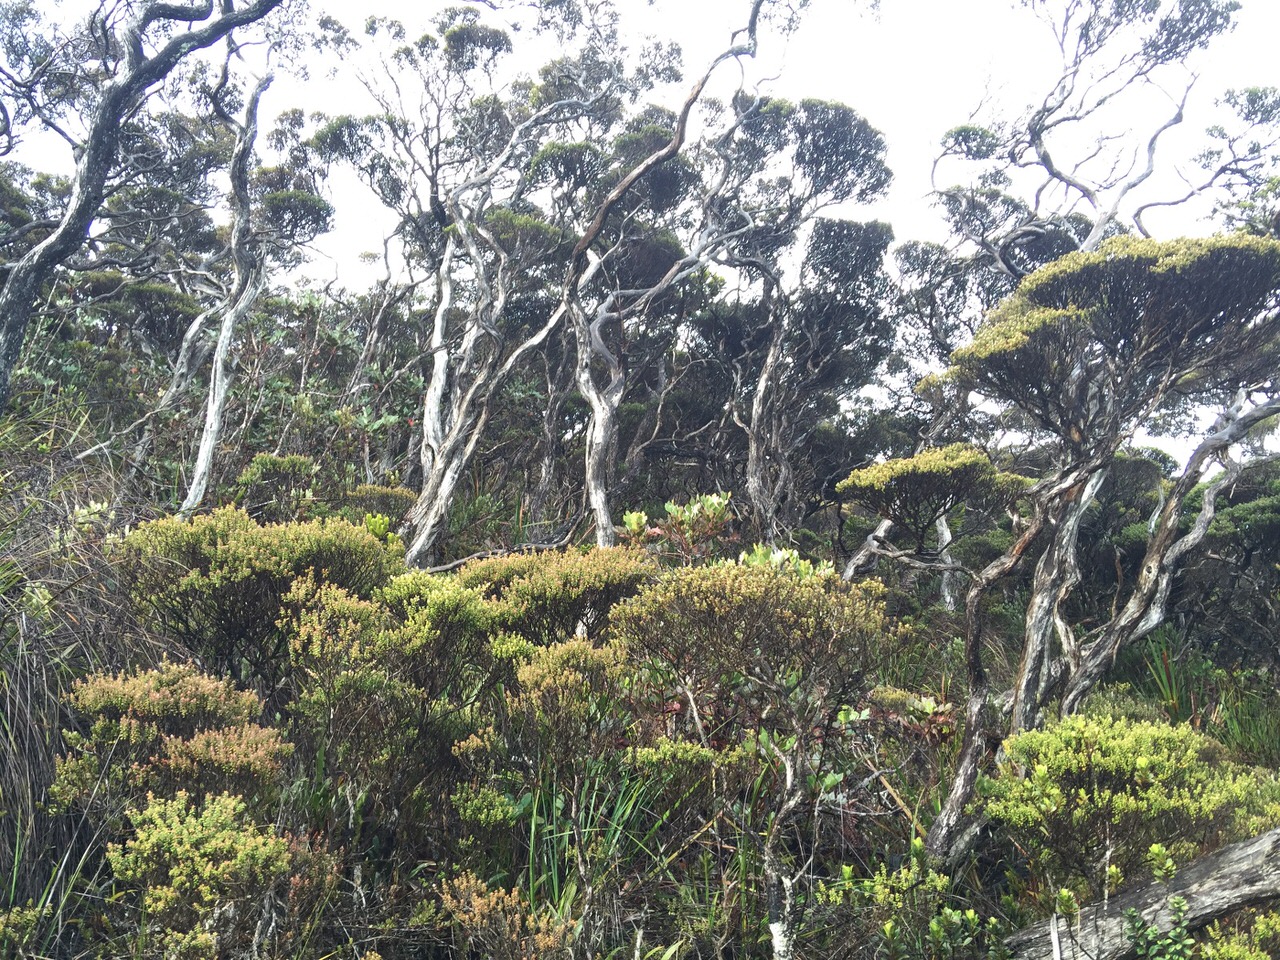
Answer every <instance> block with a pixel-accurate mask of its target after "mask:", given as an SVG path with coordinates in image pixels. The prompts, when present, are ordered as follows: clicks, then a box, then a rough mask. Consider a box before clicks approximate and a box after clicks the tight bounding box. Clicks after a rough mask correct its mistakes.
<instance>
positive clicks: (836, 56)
mask: <svg viewBox="0 0 1280 960" xmlns="http://www.w3.org/2000/svg"><path fill="white" fill-rule="evenodd" d="M619 5H620V7H621V9H622V10H623V11H624V12H625V13H626V14H627V15H628V17H629V19H630V22H631V23H632V24H634V25H636V26H635V29H638V30H639V31H642V32H645V33H650V34H653V35H656V36H658V37H661V38H663V39H673V40H676V41H677V42H679V43H680V44H681V46H682V47H683V49H684V52H685V63H686V70H687V73H688V74H689V75H692V74H694V73H695V72H697V71H698V69H699V68H700V67H701V65H702V64H704V63H706V62H707V61H708V60H709V59H710V57H712V56H714V54H715V53H716V52H718V51H719V50H721V49H723V47H724V45H725V43H726V40H727V37H728V33H729V31H730V30H731V29H732V28H733V27H734V26H737V25H739V24H740V23H741V19H742V16H743V11H744V10H745V9H746V5H747V4H746V0H655V2H654V3H652V4H650V3H648V2H647V0H619ZM317 6H323V8H324V9H326V10H329V11H331V12H333V13H334V14H335V15H336V16H338V17H339V18H340V19H342V20H343V21H344V22H346V23H347V24H348V25H349V26H351V27H352V28H355V29H358V27H359V25H360V24H361V23H362V22H363V20H364V19H365V18H366V17H367V16H369V15H379V16H388V17H398V18H402V19H404V20H406V22H407V23H412V21H414V20H415V19H419V20H420V21H424V20H426V19H427V18H429V17H430V16H431V15H432V13H433V11H434V10H436V9H438V6H437V5H435V4H421V5H417V6H415V8H414V9H413V10H408V9H406V8H405V5H404V4H403V3H397V2H394V0H360V2H355V0H341V2H330V3H328V4H323V3H320V4H317ZM1238 21H1239V25H1238V27H1237V29H1236V30H1235V31H1233V33H1232V34H1231V35H1229V36H1226V37H1223V38H1221V39H1220V40H1218V41H1217V42H1216V43H1215V45H1214V47H1213V48H1212V49H1211V50H1209V51H1208V52H1207V53H1205V54H1203V55H1201V56H1200V57H1199V58H1198V59H1197V60H1196V61H1195V62H1193V63H1192V64H1190V65H1189V69H1190V70H1193V71H1194V72H1195V73H1196V74H1197V75H1198V76H1199V79H1198V81H1197V83H1196V86H1195V89H1194V92H1193V96H1192V100H1191V102H1190V103H1189V105H1188V119H1187V122H1186V123H1185V124H1184V125H1183V127H1182V129H1181V130H1180V131H1179V132H1178V133H1177V135H1176V136H1171V137H1169V138H1167V141H1168V142H1167V148H1168V149H1167V152H1166V156H1167V158H1169V159H1172V157H1173V156H1174V155H1176V154H1177V153H1179V152H1182V153H1183V154H1184V155H1185V154H1186V153H1187V152H1188V150H1190V149H1193V148H1194V147H1195V145H1196V144H1197V142H1199V141H1200V138H1201V136H1202V134H1203V131H1204V129H1205V127H1206V126H1208V125H1209V124H1210V123H1211V122H1212V121H1213V104H1214V101H1215V100H1216V98H1217V97H1219V96H1220V95H1221V94H1222V93H1223V92H1224V91H1225V90H1227V89H1229V88H1232V87H1237V88H1238V87H1247V86H1280V57H1277V54H1276V50H1275V48H1276V45H1277V44H1278V43H1280V0H1242V9H1241V11H1240V13H1239V15H1238ZM411 29H412V27H411ZM528 40H529V38H528V37H527V35H526V36H524V37H522V38H520V39H518V40H517V45H518V48H519V45H520V44H521V43H527V41H528ZM754 66H755V69H756V70H757V71H758V76H760V77H762V78H766V79H767V80H768V82H767V83H766V89H768V90H769V91H770V92H774V93H777V94H779V95H782V96H787V97H790V98H793V99H798V98H801V97H818V98H822V99H829V100H837V101H841V102H843V103H846V104H848V105H850V106H852V107H854V108H855V109H856V110H858V111H859V112H860V113H862V114H863V115H864V116H866V117H867V118H868V119H869V120H870V121H871V123H872V124H873V125H875V126H876V127H877V128H878V129H880V130H881V131H882V132H883V133H884V134H885V137H886V139H887V141H888V145H889V165H890V166H891V168H892V169H893V170H894V173H895V180H894V184H893V187H892V190H891V193H890V195H889V197H888V199H887V201H885V202H884V203H882V204H880V205H878V206H877V207H876V208H875V209H874V210H870V211H866V210H864V211H856V212H853V213H852V215H857V216H876V217H878V218H880V219H885V220H888V221H889V222H890V223H892V224H893V226H894V229H895V232H896V235H897V237H898V238H899V239H908V238H924V237H931V238H940V232H939V231H940V222H939V220H938V218H937V216H936V214H935V213H934V212H933V211H932V209H931V206H930V202H929V192H930V179H929V176H930V168H931V165H932V163H933V159H934V156H935V155H936V152H937V144H938V141H939V138H940V137H941V136H942V134H943V133H944V132H945V131H947V130H948V129H950V128H952V127H954V126H956V125H959V124H961V123H964V122H966V121H967V120H968V119H969V116H970V114H971V113H972V112H973V111H974V109H975V108H976V107H977V106H978V105H979V104H981V103H982V102H983V101H984V100H985V101H987V103H988V107H987V110H986V112H985V114H983V115H980V116H979V119H981V118H982V117H983V116H986V117H991V116H998V115H999V114H1001V113H1003V114H1004V115H1007V116H1008V115H1015V114H1017V113H1018V112H1020V111H1021V109H1022V108H1024V107H1025V106H1027V105H1028V103H1030V102H1031V101H1032V100H1033V99H1039V98H1040V97H1041V96H1043V94H1044V92H1045V90H1046V89H1047V85H1048V83H1049V74H1050V72H1051V71H1052V70H1053V68H1054V67H1056V66H1057V60H1056V48H1055V47H1054V46H1053V44H1052V41H1051V38H1050V36H1049V34H1048V32H1047V30H1046V29H1045V27H1044V26H1043V24H1041V23H1039V22H1038V21H1037V20H1036V19H1035V18H1034V17H1033V16H1032V15H1031V14H1030V13H1029V12H1028V11H1026V10H1025V9H1022V8H1021V7H1020V5H1019V4H1018V3H1017V0H882V2H881V3H880V5H879V10H878V12H873V11H872V10H871V5H870V4H869V3H867V2H865V0H861V2H860V0H812V3H811V6H810V8H809V9H808V11H807V12H806V13H805V16H804V19H803V21H802V24H801V26H800V28H799V30H798V31H797V32H796V33H795V34H794V35H793V36H791V37H789V38H786V39H782V38H777V37H766V38H765V40H764V42H763V43H762V45H761V54H760V57H759V58H758V62H757V64H756V65H754ZM531 67H532V65H531ZM1188 75H1189V74H1188ZM1169 79H1170V80H1171V81H1174V84H1175V86H1177V85H1178V84H1179V83H1180V82H1181V79H1182V78H1180V77H1179V78H1175V77H1170V78H1169ZM277 87H278V88H279V89H276V90H273V91H272V96H273V99H276V100H277V102H278V103H279V105H280V106H281V107H283V106H287V105H294V104H290V103H289V102H288V101H289V99H291V96H290V94H289V93H288V92H286V91H287V89H288V88H287V86H286V85H285V84H277ZM302 92H303V93H304V96H305V95H307V93H308V92H309V96H310V99H311V100H312V101H313V106H314V108H317V109H324V110H327V111H328V112H330V113H334V112H340V111H341V110H343V109H356V108H355V107H354V104H353V105H352V106H350V107H345V106H342V105H341V104H342V101H345V100H346V99H347V96H348V95H349V94H351V93H352V92H354V90H353V86H352V84H351V81H350V79H349V78H348V79H345V80H343V81H341V82H340V83H339V84H338V85H337V86H333V87H330V86H329V85H327V84H324V83H322V82H320V78H318V77H313V78H312V81H311V82H310V83H308V84H307V85H305V86H304V87H303V88H302ZM1179 92H1180V91H1179ZM673 99H674V98H673ZM1168 109H1169V106H1168V102H1167V100H1166V101H1161V100H1160V98H1159V96H1158V95H1156V99H1155V100H1151V101H1148V103H1147V106H1146V109H1145V110H1143V109H1139V110H1138V111H1137V112H1135V114H1134V115H1133V116H1132V118H1131V123H1132V128H1133V130H1134V131H1135V132H1138V133H1139V134H1141V132H1142V131H1144V130H1147V129H1150V126H1151V125H1152V123H1153V121H1154V123H1156V124H1158V122H1159V120H1161V119H1163V118H1164V116H1165V115H1166V111H1167V110H1168ZM1157 114H1158V117H1157ZM1179 141H1181V142H1179ZM1165 170H1166V173H1170V172H1171V171H1172V167H1171V166H1170V165H1168V164H1166V166H1165ZM943 179H946V177H945V175H944V178H943ZM1168 189H1174V188H1172V187H1170V188H1168ZM341 207H342V208H343V209H341V211H340V215H339V219H338V222H337V229H336V230H335V232H334V234H332V235H331V236H330V237H329V238H327V239H326V240H324V241H322V243H321V247H322V249H326V250H328V251H329V252H330V254H331V255H332V256H333V257H334V258H335V259H334V260H333V261H331V262H330V264H329V267H328V268H327V269H326V268H325V267H323V266H320V265H317V270H316V275H317V276H319V275H323V274H325V273H329V276H332V275H333V273H336V272H337V267H338V266H339V264H338V262H337V261H345V262H344V263H343V264H342V267H343V269H342V270H341V272H342V274H343V280H344V282H347V283H350V280H348V276H349V273H348V271H349V269H350V266H351V264H350V253H349V251H351V250H353V249H354V250H376V249H380V244H381V238H382V236H384V235H385V229H386V224H385V223H384V222H383V221H382V219H381V218H380V217H378V216H376V215H375V211H374V210H373V209H371V207H369V206H368V205H367V204H366V203H361V204H359V205H358V206H354V207H353V206H352V205H350V204H341ZM1205 212H1206V211H1205V210H1204V209H1203V208H1201V209H1199V210H1198V211H1179V212H1176V213H1173V214H1169V215H1165V216H1164V217H1163V218H1153V219H1152V220H1151V222H1150V226H1152V228H1153V229H1154V230H1155V231H1156V232H1157V233H1158V234H1160V235H1166V236H1168V235H1175V234H1181V233H1203V232H1208V231H1209V230H1210V229H1211V226H1210V225H1209V224H1208V223H1207V222H1205V221H1204V219H1203V217H1204V214H1205ZM330 271H333V272H330Z"/></svg>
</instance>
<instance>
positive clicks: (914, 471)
mask: <svg viewBox="0 0 1280 960" xmlns="http://www.w3.org/2000/svg"><path fill="white" fill-rule="evenodd" d="M1022 488H1023V482H1022V480H1021V478H1019V477H1014V476H1011V475H1009V474H1002V473H1000V472H998V471H997V470H996V468H995V467H994V466H993V465H992V463H991V461H990V459H988V457H987V455H986V454H985V453H983V452H982V451H981V450H979V449H977V448H976V447H972V446H970V445H969V444H967V443H953V444H950V445H949V446H945V447H931V448H930V449H928V450H923V451H921V452H920V453H917V454H915V455H914V456H910V457H898V458H895V459H892V460H886V461H885V462H884V463H876V464H872V465H871V466H869V467H863V468H861V469H859V470H854V471H853V472H852V473H850V474H849V476H848V477H846V478H845V479H844V480H842V481H840V482H839V483H838V484H836V490H837V491H838V492H840V493H842V494H844V495H845V496H846V497H848V498H849V499H850V500H852V501H853V502H854V503H857V504H860V505H862V506H864V507H866V508H867V509H869V510H872V511H874V512H875V513H876V514H877V515H878V516H881V517H884V518H885V519H887V520H892V521H893V522H894V523H895V524H897V525H898V526H899V527H901V528H902V529H903V530H905V531H907V532H908V533H910V534H911V536H912V537H914V538H915V541H916V544H917V546H918V547H923V545H924V543H925V540H926V539H927V538H928V536H929V533H930V532H931V530H932V528H933V525H934V523H935V522H936V521H937V520H938V518H939V517H944V516H946V515H947V514H948V513H950V512H951V511H952V510H954V509H955V508H956V507H958V506H960V504H962V503H964V502H965V501H966V500H977V501H992V500H995V499H999V500H1005V501H1007V500H1009V499H1011V498H1012V497H1014V496H1016V495H1017V493H1018V491H1019V490H1021V489H1022Z"/></svg>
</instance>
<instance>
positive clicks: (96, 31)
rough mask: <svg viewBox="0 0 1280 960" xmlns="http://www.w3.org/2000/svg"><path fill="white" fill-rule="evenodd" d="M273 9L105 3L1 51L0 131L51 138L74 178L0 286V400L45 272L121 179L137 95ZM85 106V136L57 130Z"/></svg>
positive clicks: (33, 24)
mask: <svg viewBox="0 0 1280 960" xmlns="http://www.w3.org/2000/svg"><path fill="white" fill-rule="evenodd" d="M281 3H282V0H254V2H251V3H249V4H247V5H246V6H244V7H241V8H240V9H233V8H230V7H220V8H218V10H217V12H216V14H215V7H214V3H213V0H207V2H203V3H195V4H192V5H185V4H181V3H177V4H174V3H160V2H154V0H153V2H147V3H142V4H138V5H133V4H129V5H124V6H119V7H117V6H113V5H109V4H107V5H102V6H100V7H99V8H98V9H97V10H95V11H94V13H92V14H91V15H90V17H89V19H88V20H87V21H86V22H85V23H84V24H83V26H82V28H81V29H80V30H78V31H77V32H75V33H73V34H71V35H69V36H63V35H61V34H60V33H59V32H57V31H50V32H51V33H52V36H53V37H54V39H53V40H52V41H49V42H38V41H33V42H26V41H22V42H14V43H11V44H9V45H8V46H7V48H6V49H5V51H4V52H5V56H6V62H4V63H3V64H0V96H3V97H6V98H8V99H9V100H11V101H13V102H16V103H17V104H18V107H17V108H16V109H14V110H6V111H5V120H4V126H5V128H6V130H5V132H6V134H8V133H9V132H10V131H11V130H12V127H13V125H14V124H15V123H21V122H32V121H34V122H36V123H38V124H40V125H42V126H44V127H46V128H48V129H49V130H52V131H54V132H55V133H58V134H59V135H61V136H62V137H63V139H65V140H66V141H67V142H68V144H69V146H70V147H71V148H72V151H73V153H74V154H75V156H76V172H75V175H74V176H73V177H72V179H71V184H70V187H71V189H70V193H69V195H68V198H67V201H66V205H65V207H64V208H63V209H62V210H61V212H60V215H59V216H58V219H57V222H56V223H55V224H54V225H53V226H52V229H51V231H50V232H49V234H48V235H47V236H46V237H45V238H44V239H42V240H41V241H40V242H39V243H37V244H36V245H35V246H34V247H32V248H31V249H30V250H28V251H26V252H25V253H24V254H23V255H22V257H21V258H20V259H18V261H17V262H15V263H13V264H10V265H8V267H7V269H6V270H5V274H4V286H3V287H2V288H0V316H3V318H4V319H3V321H0V403H3V402H5V401H7V399H8V394H9V384H10V378H11V377H12V374H13V369H14V366H15V365H16V364H17V362H18V356H19V354H20V353H21V350H22V345H23V342H24V339H25V337H26V332H27V325H28V323H29V322H30V319H31V314H32V311H33V309H34V305H35V301H36V298H37V297H38V296H39V294H40V290H41V288H42V286H43V285H44V284H45V282H47V280H48V279H49V277H50V275H51V274H52V271H53V270H54V269H55V268H57V267H58V265H60V264H61V263H63V262H64V261H66V260H67V259H68V258H69V257H71V256H72V255H73V254H74V253H75V252H76V251H77V250H79V249H80V247H81V246H82V245H83V244H84V242H85V238H86V236H87V234H88V231H89V228H90V226H91V225H92V223H93V222H94V220H95V219H96V217H97V216H98V215H99V211H100V209H101V206H102V203H103V201H104V199H106V197H107V194H108V184H109V182H110V180H111V178H112V177H113V176H114V175H118V174H120V173H121V172H122V170H121V148H122V142H123V131H124V130H126V129H127V124H128V123H129V122H130V121H131V120H133V119H134V118H136V117H138V116H139V114H140V112H141V111H142V109H143V107H144V104H145V100H146V95H147V94H148V93H149V92H150V91H151V90H153V89H154V88H155V87H156V86H157V85H158V84H159V83H161V82H162V81H163V80H164V79H165V78H166V77H167V76H169V74H170V73H171V72H172V71H173V70H174V69H175V68H176V67H177V66H178V64H179V63H181V62H182V61H183V60H184V59H186V58H187V57H188V56H190V55H191V54H192V53H194V52H195V51H198V50H202V49H206V48H208V47H210V46H212V45H213V44H215V43H217V42H218V41H220V40H222V39H224V38H227V37H229V36H230V35H231V34H232V33H233V31H235V30H237V29H239V28H241V27H245V26H247V25H249V24H253V23H256V22H257V21H259V20H261V19H262V18H264V17H265V16H267V15H268V14H269V13H271V12H272V11H273V10H275V9H276V8H278V7H279V6H280V5H281ZM5 12H6V14H7V19H9V20H10V21H11V26H12V27H18V28H20V31H21V33H22V34H23V35H25V36H36V35H39V34H41V33H43V32H44V31H45V30H46V29H47V28H46V27H45V26H44V25H41V24H39V23H38V22H37V20H36V14H35V13H34V11H33V10H32V8H29V7H16V8H11V9H8V10H6V11H5ZM178 27H184V28H185V29H175V28H178ZM102 78H110V79H107V80H105V81H103V80H102ZM81 97H83V98H84V99H83V100H82V99H81ZM86 103H87V108H86V111H85V122H86V132H85V134H84V135H83V136H82V137H76V136H74V135H73V134H71V133H70V132H69V131H67V130H66V129H65V128H64V125H63V124H64V122H65V116H66V114H67V113H68V112H71V111H74V110H76V109H79V108H80V106H81V105H82V104H86Z"/></svg>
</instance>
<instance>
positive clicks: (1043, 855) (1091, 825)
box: [981, 715, 1277, 897]
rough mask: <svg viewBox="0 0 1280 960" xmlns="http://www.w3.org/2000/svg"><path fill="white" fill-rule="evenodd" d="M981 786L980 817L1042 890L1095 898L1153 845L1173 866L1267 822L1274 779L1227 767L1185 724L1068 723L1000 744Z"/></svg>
mask: <svg viewBox="0 0 1280 960" xmlns="http://www.w3.org/2000/svg"><path fill="white" fill-rule="evenodd" d="M1004 751H1005V758H1004V760H1003V761H1002V762H1001V763H1000V765H999V767H998V770H997V774H996V776H995V777H994V778H985V779H984V780H983V781H982V783H981V790H982V793H983V795H984V796H985V798H986V799H985V803H984V810H985V812H986V814H987V816H989V817H991V818H992V819H993V820H995V821H996V822H998V823H1000V824H1001V825H1002V826H1003V827H1004V828H1005V829H1006V830H1007V831H1008V834H1009V836H1010V838H1011V840H1012V841H1013V843H1014V844H1015V845H1016V846H1017V847H1018V848H1019V849H1020V850H1023V851H1025V852H1026V854H1027V856H1029V857H1030V863H1029V867H1030V869H1031V871H1032V877H1033V880H1034V881H1035V882H1036V883H1037V884H1038V885H1039V886H1040V888H1041V890H1042V891H1045V892H1053V891H1056V890H1057V889H1058V888H1060V887H1069V888H1072V889H1073V890H1075V891H1078V892H1079V893H1081V894H1084V895H1087V896H1089V897H1096V896H1099V895H1101V893H1102V892H1103V891H1104V890H1105V889H1107V888H1109V887H1114V886H1116V885H1117V883H1118V882H1122V881H1123V879H1125V878H1128V877H1134V876H1137V875H1138V873H1139V872H1140V870H1141V867H1142V864H1143V860H1144V858H1145V857H1146V856H1147V852H1148V850H1149V849H1150V848H1151V846H1152V845H1153V844H1163V845H1164V846H1165V847H1167V848H1168V850H1169V853H1170V855H1171V856H1172V858H1173V859H1174V860H1175V861H1185V860H1190V859H1192V858H1194V857H1195V856H1196V855H1198V854H1200V853H1202V852H1204V851H1205V850H1206V849H1209V848H1212V847H1215V846H1218V845H1220V844H1222V843H1224V842H1227V841H1229V840H1231V839H1233V838H1234V836H1235V835H1236V832H1237V829H1238V828H1239V829H1243V830H1248V829H1251V828H1252V827H1253V826H1254V824H1252V823H1251V824H1249V825H1247V826H1246V825H1244V824H1243V823H1242V821H1243V820H1246V819H1248V818H1250V817H1254V818H1260V817H1265V816H1267V815H1269V805H1270V806H1273V805H1274V801H1275V797H1276V796H1277V790H1276V783H1275V779H1274V777H1273V776H1270V775H1266V774H1263V773H1262V772H1261V771H1256V770H1253V769H1250V768H1246V767H1240V766H1237V765H1235V764H1232V763H1230V762H1228V760H1227V754H1226V750H1225V749H1224V748H1223V747H1222V745H1221V744H1219V743H1217V742H1216V741H1214V740H1211V739H1210V738H1208V737H1206V736H1204V735H1203V734H1200V733H1198V732H1197V731H1195V730H1193V729H1191V728H1189V727H1185V726H1183V727H1170V726H1166V725H1163V724H1159V723H1144V722H1138V721H1131V720H1124V719H1114V718H1111V717H1101V716H1081V715H1077V716H1072V717H1069V718H1067V719H1066V720H1063V721H1062V722H1061V723H1059V724H1057V725H1056V726H1053V727H1050V728H1048V729H1045V730H1034V731H1026V732H1024V733H1020V734H1017V735H1016V736H1014V737H1011V738H1010V739H1009V740H1007V741H1005V745H1004Z"/></svg>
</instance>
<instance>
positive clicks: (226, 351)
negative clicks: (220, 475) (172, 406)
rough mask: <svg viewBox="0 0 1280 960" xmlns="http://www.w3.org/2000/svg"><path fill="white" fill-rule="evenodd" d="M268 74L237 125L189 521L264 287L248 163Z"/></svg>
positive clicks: (185, 509) (183, 512)
mask: <svg viewBox="0 0 1280 960" xmlns="http://www.w3.org/2000/svg"><path fill="white" fill-rule="evenodd" d="M271 79H272V78H271V75H270V74H267V75H266V76H265V77H263V78H262V79H261V80H259V81H258V84H257V86H255V87H254V89H253V92H252V93H251V94H250V95H249V102H248V104H246V106H245V116H244V123H243V124H242V125H241V126H240V129H239V131H238V136H237V139H236V147H235V151H234V153H233V154H232V157H231V171H230V174H231V192H232V200H233V210H234V216H235V223H234V224H233V225H232V228H231V258H232V262H233V263H234V264H235V282H234V284H233V291H234V292H233V295H232V296H233V299H232V300H231V301H230V302H229V303H227V304H226V306H225V307H224V310H223V314H222V323H221V325H220V328H219V331H218V344H217V346H216V347H215V348H214V351H213V369H212V372H211V374H210V378H209V403H208V405H207V406H206V407H205V419H204V432H203V433H202V434H201V436H200V446H199V448H198V450H197V452H196V462H195V466H194V467H193V468H192V471H191V482H190V486H189V487H188V489H187V496H186V498H185V499H184V500H183V501H182V506H181V507H179V508H178V515H179V516H183V517H187V516H190V515H191V514H192V513H194V512H195V511H196V509H197V508H198V507H199V506H200V504H201V502H203V500H204V495H205V491H206V490H207V488H208V486H209V477H210V475H211V474H212V472H213V455H214V452H215V451H216V450H217V447H218V440H219V438H220V437H221V435H222V424H223V413H224V411H225V409H226V404H227V396H228V394H229V393H230V392H231V379H232V368H231V341H232V339H233V338H234V336H235V332H236V328H237V327H238V326H239V325H240V323H241V322H242V321H243V320H244V318H245V317H247V316H248V315H249V311H251V310H252V309H253V306H254V304H255V303H257V301H258V297H259V296H260V295H261V293H262V288H263V287H264V286H265V285H266V269H267V267H266V259H265V256H264V252H263V251H262V249H261V245H260V244H259V243H257V242H256V241H255V240H254V238H253V224H252V205H251V200H250V196H249V161H250V160H251V159H252V157H253V146H254V143H255V141H256V140H257V137H258V103H259V101H260V100H261V99H262V94H263V92H264V91H265V90H266V89H267V87H268V86H270V84H271Z"/></svg>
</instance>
